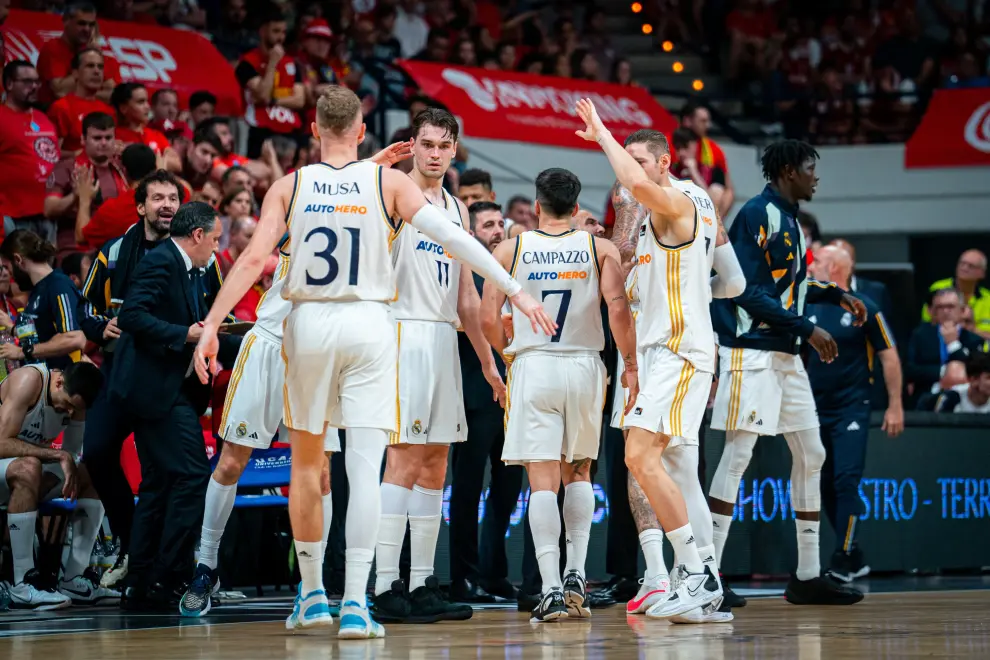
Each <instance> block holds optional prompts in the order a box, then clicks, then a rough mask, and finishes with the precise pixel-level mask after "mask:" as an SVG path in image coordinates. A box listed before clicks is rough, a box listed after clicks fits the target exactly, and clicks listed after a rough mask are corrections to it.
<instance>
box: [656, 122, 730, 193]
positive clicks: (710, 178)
mask: <svg viewBox="0 0 990 660" xmlns="http://www.w3.org/2000/svg"><path fill="white" fill-rule="evenodd" d="M670 142H671V144H672V145H673V146H674V151H675V153H676V154H677V161H676V162H674V163H671V165H670V173H671V174H673V175H674V176H675V177H677V178H678V179H684V180H687V181H691V182H693V183H694V184H695V185H696V186H699V187H700V188H702V189H703V190H705V191H708V190H710V189H712V188H713V187H714V188H715V192H716V194H721V193H722V192H724V190H725V172H724V171H722V168H721V167H719V166H718V165H702V164H700V163H699V162H698V159H697V158H696V157H695V154H696V153H697V152H698V134H697V133H695V132H694V131H692V130H691V129H690V128H678V129H677V130H676V131H674V134H673V135H672V136H671V139H670ZM709 195H710V193H709Z"/></svg>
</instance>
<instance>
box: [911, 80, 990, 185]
mask: <svg viewBox="0 0 990 660" xmlns="http://www.w3.org/2000/svg"><path fill="white" fill-rule="evenodd" d="M972 165H977V166H978V165H983V166H990V88H982V89H940V90H937V91H936V92H935V94H934V96H932V100H931V103H929V104H928V110H927V111H926V112H925V116H924V117H922V119H921V124H919V125H918V128H917V129H916V130H915V131H914V135H912V136H911V139H910V140H908V143H907V146H906V148H905V150H904V166H905V167H967V166H972Z"/></svg>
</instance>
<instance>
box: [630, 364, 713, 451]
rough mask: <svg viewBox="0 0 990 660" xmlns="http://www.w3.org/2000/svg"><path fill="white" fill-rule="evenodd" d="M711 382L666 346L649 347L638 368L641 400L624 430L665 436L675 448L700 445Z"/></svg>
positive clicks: (705, 375)
mask: <svg viewBox="0 0 990 660" xmlns="http://www.w3.org/2000/svg"><path fill="white" fill-rule="evenodd" d="M712 378H713V375H712V374H710V373H707V372H705V371H698V370H697V369H696V368H695V366H694V365H693V364H691V363H690V362H688V361H687V360H685V359H684V358H682V357H681V356H679V355H677V354H676V353H672V352H671V351H670V350H669V349H668V348H667V347H666V346H650V347H648V348H647V349H646V350H645V351H644V353H643V360H642V362H640V367H639V398H637V399H636V405H635V407H633V409H632V411H631V412H630V413H629V414H628V415H626V418H625V420H624V421H625V428H627V429H628V428H632V427H636V428H641V429H646V430H647V431H652V432H653V433H663V434H664V435H668V436H670V437H671V438H672V440H671V443H670V444H671V445H672V446H674V445H678V444H692V445H693V444H698V429H699V428H701V422H702V420H703V419H704V417H705V409H706V408H707V406H708V395H709V393H710V392H711V387H712Z"/></svg>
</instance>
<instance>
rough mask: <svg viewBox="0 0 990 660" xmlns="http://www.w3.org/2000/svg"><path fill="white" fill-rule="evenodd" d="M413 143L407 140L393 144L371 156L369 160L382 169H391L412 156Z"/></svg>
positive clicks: (411, 140) (410, 139)
mask: <svg viewBox="0 0 990 660" xmlns="http://www.w3.org/2000/svg"><path fill="white" fill-rule="evenodd" d="M413 141H414V140H413V139H412V138H409V140H407V141H405V142H393V143H392V144H390V145H388V146H387V147H385V148H384V149H382V150H381V151H379V152H378V153H377V154H375V155H374V156H372V157H371V160H372V162H374V163H376V164H378V165H381V166H382V167H392V166H393V165H395V164H396V163H399V162H401V161H404V160H406V159H407V158H409V157H410V156H412V148H413Z"/></svg>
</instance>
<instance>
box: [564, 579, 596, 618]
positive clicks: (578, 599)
mask: <svg viewBox="0 0 990 660" xmlns="http://www.w3.org/2000/svg"><path fill="white" fill-rule="evenodd" d="M587 600H588V585H587V583H586V582H585V581H584V578H583V577H581V574H580V573H578V572H577V571H575V570H570V571H568V572H567V575H565V576H564V603H565V604H566V605H567V616H568V617H575V618H578V619H587V618H589V617H590V616H591V609H590V608H588V606H587V605H586V604H585V601H587Z"/></svg>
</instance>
